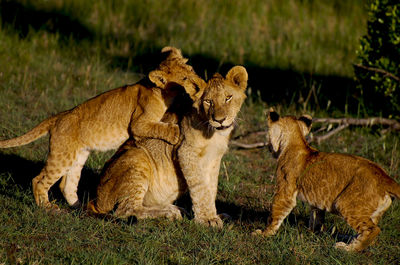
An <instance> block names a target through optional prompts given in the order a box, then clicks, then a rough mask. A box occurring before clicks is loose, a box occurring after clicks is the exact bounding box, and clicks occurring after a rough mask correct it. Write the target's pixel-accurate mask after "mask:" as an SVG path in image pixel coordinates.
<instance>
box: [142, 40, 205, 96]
mask: <svg viewBox="0 0 400 265" xmlns="http://www.w3.org/2000/svg"><path fill="white" fill-rule="evenodd" d="M162 53H167V54H168V57H167V58H166V59H165V60H164V61H162V62H161V63H160V65H159V66H158V69H157V70H154V71H151V72H150V73H149V79H150V80H151V81H152V82H153V83H154V84H156V86H157V87H159V88H161V89H164V90H168V89H170V88H173V87H175V86H176V85H179V86H182V87H183V88H184V89H185V91H186V93H188V94H189V96H190V97H191V98H192V100H197V99H198V98H199V97H200V96H201V94H202V92H203V91H204V89H205V87H206V85H207V84H206V82H205V81H204V80H203V79H201V78H200V77H199V76H198V75H197V74H196V72H195V71H194V70H193V68H192V66H190V65H188V64H186V63H187V61H188V59H186V58H184V57H183V56H182V54H181V51H180V50H179V49H176V48H174V47H164V48H163V49H162Z"/></svg>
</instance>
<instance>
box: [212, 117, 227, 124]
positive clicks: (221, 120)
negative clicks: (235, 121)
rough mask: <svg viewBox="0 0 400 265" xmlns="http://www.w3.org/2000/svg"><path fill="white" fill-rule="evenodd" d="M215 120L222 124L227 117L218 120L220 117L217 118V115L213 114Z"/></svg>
mask: <svg viewBox="0 0 400 265" xmlns="http://www.w3.org/2000/svg"><path fill="white" fill-rule="evenodd" d="M213 120H214V121H216V122H218V123H219V124H221V125H222V123H223V122H224V121H225V118H222V119H219V120H218V119H216V118H215V116H214V115H213Z"/></svg>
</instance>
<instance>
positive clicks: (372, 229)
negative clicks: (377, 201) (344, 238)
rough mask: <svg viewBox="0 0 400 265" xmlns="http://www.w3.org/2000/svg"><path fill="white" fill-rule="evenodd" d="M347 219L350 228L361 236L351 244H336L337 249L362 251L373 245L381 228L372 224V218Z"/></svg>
mask: <svg viewBox="0 0 400 265" xmlns="http://www.w3.org/2000/svg"><path fill="white" fill-rule="evenodd" d="M346 219H347V220H346V221H347V222H348V223H349V224H350V226H351V227H352V228H353V229H354V230H356V231H357V233H358V234H359V235H358V236H357V237H356V238H355V239H353V241H351V243H350V244H346V243H344V242H338V243H336V244H335V247H336V248H338V249H343V250H346V251H362V250H363V249H365V248H366V247H368V246H369V245H370V244H371V243H372V241H373V240H374V239H375V238H376V237H377V236H378V234H379V233H380V231H381V230H380V229H379V227H378V226H377V225H376V224H374V223H373V222H372V220H371V218H368V217H367V218H357V217H351V218H346Z"/></svg>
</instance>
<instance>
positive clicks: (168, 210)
mask: <svg viewBox="0 0 400 265" xmlns="http://www.w3.org/2000/svg"><path fill="white" fill-rule="evenodd" d="M136 169H137V170H135V169H132V170H130V172H129V173H128V174H129V175H130V176H132V177H130V178H129V179H128V180H127V179H125V180H124V181H123V182H124V183H123V184H122V185H121V186H120V187H119V189H118V190H119V191H120V193H119V198H118V207H117V209H116V211H115V213H114V214H115V216H117V217H120V218H126V217H129V216H135V217H136V218H138V219H145V218H158V217H167V218H169V219H182V215H181V212H180V211H179V208H178V207H177V206H175V205H172V204H170V205H158V204H152V205H144V199H145V196H146V195H149V194H148V192H150V191H149V181H148V177H149V175H147V174H146V173H145V172H147V171H142V170H140V169H138V168H136ZM147 173H148V174H151V172H147ZM152 197H155V196H152ZM152 203H154V201H153V202H152Z"/></svg>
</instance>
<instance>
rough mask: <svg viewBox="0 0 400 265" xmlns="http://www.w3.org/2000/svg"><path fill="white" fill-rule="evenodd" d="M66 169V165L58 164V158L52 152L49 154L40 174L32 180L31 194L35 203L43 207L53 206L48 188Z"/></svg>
mask: <svg viewBox="0 0 400 265" xmlns="http://www.w3.org/2000/svg"><path fill="white" fill-rule="evenodd" d="M67 171H68V168H67V167H63V166H62V165H60V163H59V161H58V158H57V156H56V155H54V154H53V153H50V154H49V157H48V159H47V162H46V165H45V167H44V168H43V169H42V171H41V172H40V174H39V175H38V176H36V177H35V178H34V179H33V180H32V187H33V195H34V197H35V201H36V204H37V205H39V206H43V207H45V208H54V207H56V206H55V205H52V204H51V203H50V201H49V195H48V192H49V189H50V187H51V186H53V185H54V183H56V182H57V180H59V179H60V177H61V176H63V175H65V174H66V173H67Z"/></svg>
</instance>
